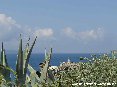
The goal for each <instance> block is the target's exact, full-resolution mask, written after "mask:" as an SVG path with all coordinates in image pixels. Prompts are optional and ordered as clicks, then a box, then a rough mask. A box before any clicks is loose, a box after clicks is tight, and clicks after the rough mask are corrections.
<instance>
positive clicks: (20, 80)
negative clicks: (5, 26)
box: [16, 35, 24, 86]
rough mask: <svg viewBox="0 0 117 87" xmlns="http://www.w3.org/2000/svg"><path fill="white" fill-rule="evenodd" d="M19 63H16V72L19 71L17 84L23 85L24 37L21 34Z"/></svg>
mask: <svg viewBox="0 0 117 87" xmlns="http://www.w3.org/2000/svg"><path fill="white" fill-rule="evenodd" d="M17 57H18V58H17V64H16V72H17V85H18V86H21V85H22V84H24V78H23V51H22V39H21V35H20V43H19V49H18V56H17Z"/></svg>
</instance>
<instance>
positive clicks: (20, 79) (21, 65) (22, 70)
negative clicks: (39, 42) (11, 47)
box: [16, 35, 37, 87]
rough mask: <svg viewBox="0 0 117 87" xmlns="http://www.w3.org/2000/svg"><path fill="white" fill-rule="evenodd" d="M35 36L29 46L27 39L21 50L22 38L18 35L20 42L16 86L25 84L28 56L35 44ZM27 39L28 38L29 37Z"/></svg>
mask: <svg viewBox="0 0 117 87" xmlns="http://www.w3.org/2000/svg"><path fill="white" fill-rule="evenodd" d="M36 38H37V37H36ZM36 38H35V40H34V41H33V43H32V45H31V47H30V46H29V41H28V43H27V44H26V48H25V50H24V52H23V50H22V39H21V35H20V43H19V50H18V55H17V63H16V73H17V80H16V81H17V86H19V87H20V86H22V85H24V84H25V81H26V74H27V67H28V62H29V58H30V55H31V52H32V49H33V47H34V45H35V42H36ZM29 40H30V38H29Z"/></svg>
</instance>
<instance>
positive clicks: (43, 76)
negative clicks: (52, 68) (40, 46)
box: [40, 48, 52, 83]
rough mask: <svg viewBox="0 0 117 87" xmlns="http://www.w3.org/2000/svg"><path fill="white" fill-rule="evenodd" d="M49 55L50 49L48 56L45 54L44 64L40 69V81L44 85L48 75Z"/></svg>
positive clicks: (50, 53)
mask: <svg viewBox="0 0 117 87" xmlns="http://www.w3.org/2000/svg"><path fill="white" fill-rule="evenodd" d="M51 55H52V48H51V50H50V52H49V54H46V57H45V62H44V64H43V67H42V68H41V76H40V80H41V82H42V83H45V82H46V81H47V74H48V68H49V63H50V59H51Z"/></svg>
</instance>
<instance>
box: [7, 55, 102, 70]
mask: <svg viewBox="0 0 117 87" xmlns="http://www.w3.org/2000/svg"><path fill="white" fill-rule="evenodd" d="M93 54H94V53H54V54H52V57H51V61H50V65H51V66H59V65H60V64H61V63H62V62H67V61H68V59H69V60H70V61H71V62H83V60H80V57H87V58H91V55H93ZM96 55H100V54H99V53H97V54H96ZM6 58H7V61H8V64H9V66H10V67H11V68H12V69H13V70H15V69H16V60H17V54H7V55H6ZM43 61H44V54H41V53H40V54H31V56H30V59H29V64H30V65H31V66H32V67H33V68H34V69H35V70H39V64H40V63H42V62H43Z"/></svg>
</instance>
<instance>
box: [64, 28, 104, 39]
mask: <svg viewBox="0 0 117 87" xmlns="http://www.w3.org/2000/svg"><path fill="white" fill-rule="evenodd" d="M63 32H64V34H65V35H66V36H68V37H71V38H73V39H77V40H97V39H102V38H103V35H104V31H103V29H102V28H98V29H92V30H86V31H82V32H76V31H75V30H73V29H72V28H66V29H64V30H63Z"/></svg>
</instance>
